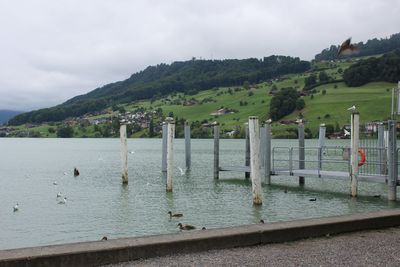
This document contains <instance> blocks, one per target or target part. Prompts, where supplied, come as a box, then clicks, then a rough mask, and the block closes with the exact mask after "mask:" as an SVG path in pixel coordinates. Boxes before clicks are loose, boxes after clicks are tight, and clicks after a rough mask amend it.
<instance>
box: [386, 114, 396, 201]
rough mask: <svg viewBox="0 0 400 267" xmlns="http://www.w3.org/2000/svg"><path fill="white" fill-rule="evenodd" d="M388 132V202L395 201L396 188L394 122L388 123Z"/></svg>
mask: <svg viewBox="0 0 400 267" xmlns="http://www.w3.org/2000/svg"><path fill="white" fill-rule="evenodd" d="M388 131H389V146H388V150H389V158H388V160H389V164H388V165H389V166H388V167H389V177H388V200H391V201H395V200H396V186H397V144H396V143H397V142H396V139H397V138H396V137H397V136H396V121H394V120H389V121H388Z"/></svg>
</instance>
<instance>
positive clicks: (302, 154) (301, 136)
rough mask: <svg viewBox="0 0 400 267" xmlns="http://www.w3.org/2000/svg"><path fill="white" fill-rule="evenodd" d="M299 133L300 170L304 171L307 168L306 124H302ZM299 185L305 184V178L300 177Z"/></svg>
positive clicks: (299, 126)
mask: <svg viewBox="0 0 400 267" xmlns="http://www.w3.org/2000/svg"><path fill="white" fill-rule="evenodd" d="M298 132H299V134H298V135H299V169H300V170H304V167H305V162H304V160H305V148H304V146H305V144H304V123H303V122H300V123H299V125H298ZM299 184H300V185H303V184H304V176H299Z"/></svg>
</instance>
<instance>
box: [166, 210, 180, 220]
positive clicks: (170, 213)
mask: <svg viewBox="0 0 400 267" xmlns="http://www.w3.org/2000/svg"><path fill="white" fill-rule="evenodd" d="M168 214H169V218H179V217H182V216H183V214H182V213H172V212H171V211H168Z"/></svg>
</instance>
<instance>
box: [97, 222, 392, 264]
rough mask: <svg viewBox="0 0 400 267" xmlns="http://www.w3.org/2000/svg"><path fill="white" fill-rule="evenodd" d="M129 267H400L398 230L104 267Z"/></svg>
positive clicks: (216, 251) (217, 251)
mask: <svg viewBox="0 0 400 267" xmlns="http://www.w3.org/2000/svg"><path fill="white" fill-rule="evenodd" d="M128 266H400V227H397V228H387V229H382V230H373V231H361V232H355V233H348V234H339V235H335V236H325V237H319V238H313V239H303V240H300V241H293V242H286V243H276V244H267V245H259V246H251V247H244V248H233V249H221V250H210V251H205V252H198V253H189V254H178V255H170V256H163V257H157V258H150V259H145V260H137V261H132V262H126V263H120V264H113V265H107V266H104V267H128Z"/></svg>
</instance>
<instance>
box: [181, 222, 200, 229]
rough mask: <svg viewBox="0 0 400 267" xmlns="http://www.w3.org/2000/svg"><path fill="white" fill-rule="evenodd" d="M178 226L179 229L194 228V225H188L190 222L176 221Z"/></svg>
mask: <svg viewBox="0 0 400 267" xmlns="http://www.w3.org/2000/svg"><path fill="white" fill-rule="evenodd" d="M178 226H179V229H181V230H193V229H196V227H194V226H193V225H190V224H181V223H178Z"/></svg>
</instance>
